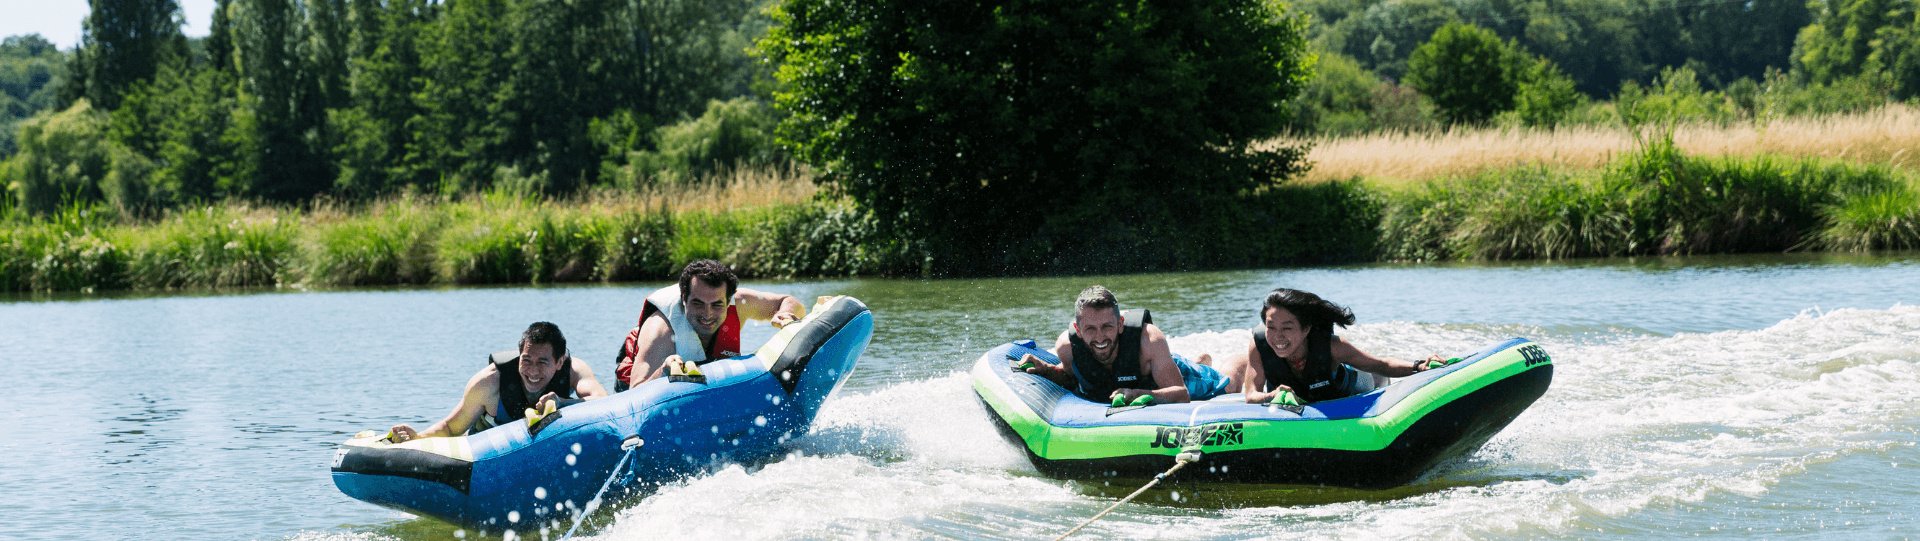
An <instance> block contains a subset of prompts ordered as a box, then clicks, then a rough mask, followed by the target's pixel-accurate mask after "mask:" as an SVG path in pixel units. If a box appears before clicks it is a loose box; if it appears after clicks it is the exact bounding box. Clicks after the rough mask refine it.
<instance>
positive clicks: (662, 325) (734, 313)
mask: <svg viewBox="0 0 1920 541" xmlns="http://www.w3.org/2000/svg"><path fill="white" fill-rule="evenodd" d="M806 315H807V311H806V308H803V307H801V306H800V300H799V299H795V298H793V296H792V295H781V294H777V293H768V292H765V291H755V290H752V289H746V288H742V287H740V279H739V278H738V277H735V276H734V274H733V269H732V268H731V267H728V266H726V265H723V264H721V263H720V262H718V261H714V260H711V259H702V260H699V261H695V262H692V263H688V264H687V267H686V268H685V269H682V270H681V271H680V283H679V284H677V285H671V286H667V287H663V288H660V290H658V291H655V292H653V294H652V295H648V296H647V302H646V305H645V306H644V307H642V308H641V310H640V323H639V325H638V326H637V327H634V329H633V330H632V331H628V332H627V340H626V342H625V343H624V344H622V345H621V346H620V357H619V362H618V364H617V365H615V367H614V371H613V373H614V376H615V377H616V378H617V381H616V382H615V383H614V385H613V388H614V392H620V391H625V390H627V389H628V388H631V387H632V386H636V385H639V384H641V383H646V382H647V381H648V380H651V379H653V378H657V377H660V375H661V374H663V373H665V372H666V371H667V368H668V367H670V366H673V365H677V364H682V363H692V364H695V365H698V364H701V363H705V362H707V361H711V360H715V359H725V358H727V357H733V356H737V355H740V354H741V352H742V349H741V348H740V323H741V322H742V320H743V319H753V320H761V321H767V322H771V323H772V324H773V326H774V328H781V327H785V326H787V324H789V323H793V322H795V321H799V320H800V318H802V317H806Z"/></svg>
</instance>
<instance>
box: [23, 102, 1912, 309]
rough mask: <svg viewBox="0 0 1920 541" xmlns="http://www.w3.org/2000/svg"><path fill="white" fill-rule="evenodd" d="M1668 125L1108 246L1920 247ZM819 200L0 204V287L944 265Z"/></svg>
mask: <svg viewBox="0 0 1920 541" xmlns="http://www.w3.org/2000/svg"><path fill="white" fill-rule="evenodd" d="M1681 140H1682V138H1681V137H1678V136H1675V137H1666V136H1656V137H1652V138H1648V139H1645V140H1642V141H1639V142H1637V143H1636V145H1637V146H1636V147H1633V148H1630V149H1628V150H1625V151H1622V152H1619V153H1617V154H1613V155H1612V157H1611V159H1610V160H1608V161H1605V162H1603V163H1601V164H1600V166H1599V167H1589V168H1582V167H1575V166H1571V165H1566V164H1547V163H1535V164H1530V165H1521V166H1510V167H1505V168H1483V169H1481V170H1479V171H1478V172H1475V173H1472V174H1462V175H1453V176H1445V177H1441V178H1437V179H1432V180H1428V181H1426V182H1416V183H1400V184H1377V183H1367V182H1361V181H1357V180H1346V181H1331V182H1296V183H1291V184H1288V185H1284V186H1279V187H1275V188H1272V189H1268V190H1263V191H1260V192H1258V193H1252V194H1245V195H1243V196H1242V197H1243V204H1241V205H1238V207H1239V208H1237V209H1235V210H1234V211H1232V212H1230V213H1223V214H1221V215H1219V216H1209V217H1199V218H1197V219H1196V220H1194V221H1193V223H1195V224H1200V225H1199V226H1189V227H1186V228H1184V229H1178V230H1175V231H1182V232H1185V233H1184V234H1187V235H1200V236H1205V237H1207V238H1205V239H1170V238H1163V237H1164V235H1166V233H1160V234H1157V235H1156V234H1154V233H1150V232H1143V233H1135V234H1136V235H1152V236H1153V238H1134V239H1118V240H1117V241H1116V242H1122V243H1123V244H1122V245H1120V248H1119V249H1117V250H1110V251H1117V252H1120V254H1118V255H1120V256H1122V257H1129V258H1133V259H1134V260H1133V261H1131V262H1132V263H1140V262H1142V261H1148V262H1151V263H1152V264H1151V265H1149V266H1150V267H1152V268H1155V269H1160V270H1184V269H1203V268H1233V267H1259V266H1273V265H1287V264H1300V263H1318V262H1330V261H1354V260H1372V259H1384V260H1402V261H1431V260H1471V259H1527V258H1565V257H1584V256H1611V255H1641V254H1692V253H1730V252H1765V251H1789V250H1835V251H1859V250H1877V249H1914V248H1920V182H1916V179H1915V176H1914V175H1913V174H1911V173H1909V172H1907V168H1905V167H1900V166H1897V165H1892V164H1889V163H1886V162H1888V161H1889V160H1880V163H1861V162H1856V161H1852V160H1842V159H1836V158H1820V157H1793V156H1782V155H1775V154H1760V155H1750V156H1728V157H1722V156H1711V155H1695V154H1691V153H1689V152H1687V151H1685V150H1684V149H1683V148H1682V145H1681V143H1680V142H1679V141H1681ZM1892 154H1893V155H1895V156H1891V157H1892V158H1894V159H1899V156H1897V155H1900V154H1901V152H1900V151H1894V152H1892ZM814 195H815V194H814V188H813V182H812V179H811V177H810V176H809V175H808V174H807V173H806V172H805V171H802V170H758V171H746V172H739V173H732V174H728V175H727V176H725V177H724V178H721V179H718V180H717V181H715V182H712V183H708V184H700V185H696V186H693V187H681V188H664V189H657V190H653V191H647V192H641V193H633V192H612V191H606V192H595V193H593V194H590V195H586V196H583V197H578V198H571V199H561V200H546V199H538V198H528V197H518V196H513V195H509V194H505V193H500V192H494V193H487V194H476V195H474V196H470V197H464V198H456V199H442V198H435V197H405V196H403V197H395V198H389V199H385V200H382V201H378V202H374V203H364V204H354V205H348V204H328V203H321V204H317V205H314V206H313V207H311V208H307V209H291V208H280V207H269V206H259V205H254V204H249V203H245V202H228V203H223V204H217V205H207V206H199V207H193V208H186V209H180V210H176V211H170V212H167V213H165V214H164V215H162V216H159V217H157V218H149V219H131V218H124V217H120V216H117V215H116V214H115V213H114V212H113V211H112V210H111V209H110V208H108V207H105V206H96V207H87V208H83V207H68V208H66V209H63V210H62V211H61V212H58V213H54V214H51V215H47V216H38V217H33V216H26V215H24V214H22V213H20V212H17V211H9V212H7V213H6V214H7V215H6V216H5V217H0V290H6V291H75V290H80V291H85V290H105V289H119V288H132V289H170V288H199V287H234V286H272V285H296V284H306V285H320V286H360V285H382V284H427V283H448V284H502V283H554V282H596V281H604V282H620V281H636V280H662V279H669V278H671V277H672V276H674V273H675V272H676V271H677V269H678V267H679V266H680V265H682V264H684V263H685V262H686V261H689V260H693V259H701V258H712V259H718V260H721V261H726V262H729V263H731V264H733V265H734V266H735V267H736V268H738V269H739V270H740V271H741V273H742V274H743V275H745V276H748V277H816V276H850V275H864V276H922V275H939V274H943V272H942V271H941V265H942V262H940V261H936V260H934V259H933V258H932V257H931V256H929V255H928V254H929V253H930V251H929V250H927V249H926V247H925V246H923V245H921V243H918V242H915V241H912V240H910V239H899V238H893V237H886V236H882V235H881V233H880V227H879V226H880V223H879V222H878V221H877V220H876V219H875V218H874V217H872V216H870V215H866V214H864V213H862V212H859V211H857V210H856V209H854V208H852V207H851V206H850V205H848V204H846V203H843V202H836V201H828V200H822V199H819V198H816V197H814ZM1139 231H1149V230H1145V229H1143V230H1139ZM1156 247H1158V248H1156ZM1155 250H1158V251H1155ZM1042 251H1044V250H1042ZM1143 257H1156V258H1158V259H1152V260H1147V259H1140V258H1143ZM1123 263H1125V262H1123ZM1099 266H1100V267H1102V268H1106V265H1099ZM1130 270H1139V269H1130ZM1109 271H1110V269H1109ZM1052 272H1103V271H1102V270H1101V268H1091V267H1089V268H1084V269H1082V268H1061V269H1054V270H1053V271H1052Z"/></svg>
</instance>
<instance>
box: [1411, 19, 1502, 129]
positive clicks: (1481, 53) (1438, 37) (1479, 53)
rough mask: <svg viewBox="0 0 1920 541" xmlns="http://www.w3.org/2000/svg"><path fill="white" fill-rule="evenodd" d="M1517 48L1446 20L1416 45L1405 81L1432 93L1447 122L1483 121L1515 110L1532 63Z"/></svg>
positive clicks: (1466, 122) (1422, 92) (1491, 33)
mask: <svg viewBox="0 0 1920 541" xmlns="http://www.w3.org/2000/svg"><path fill="white" fill-rule="evenodd" d="M1518 48H1519V46H1518V45H1514V44H1510V43H1503V42H1501V41H1500V37H1499V36H1496V35H1494V34H1493V32H1492V31H1490V30H1487V29H1485V28H1480V27H1478V26H1473V25H1470V24H1450V25H1447V26H1445V27H1442V28H1440V29H1439V30H1437V31H1434V33H1433V39H1432V40H1430V41H1428V42H1427V43H1426V44H1423V45H1421V46H1420V48H1418V49H1414V51H1413V56H1412V57H1411V58H1409V59H1407V84H1408V85H1409V86H1412V87H1413V88H1414V89H1416V90H1419V91H1420V93H1421V94H1425V95H1426V96H1427V97H1429V98H1432V99H1433V104H1434V106H1435V107H1438V108H1439V109H1440V116H1441V117H1442V118H1444V119H1446V121H1447V123H1449V124H1481V123H1485V122H1486V121H1487V120H1488V119H1491V118H1493V115H1496V114H1499V113H1501V112H1504V111H1508V110H1512V109H1513V106H1514V96H1515V95H1517V94H1518V93H1519V90H1520V83H1521V82H1522V80H1523V79H1524V77H1525V75H1526V74H1525V72H1524V70H1525V69H1526V67H1527V66H1529V65H1530V64H1531V62H1529V61H1528V58H1527V56H1526V54H1525V53H1523V52H1520V51H1519V50H1518Z"/></svg>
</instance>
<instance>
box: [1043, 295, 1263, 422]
mask: <svg viewBox="0 0 1920 541" xmlns="http://www.w3.org/2000/svg"><path fill="white" fill-rule="evenodd" d="M1073 304H1074V310H1073V323H1072V324H1071V325H1070V326H1069V327H1068V328H1067V330H1066V331H1064V332H1061V333H1060V337H1059V338H1058V339H1056V340H1055V341H1054V345H1053V354H1054V356H1055V357H1058V358H1059V359H1060V364H1058V365H1055V364H1052V363H1048V362H1046V361H1043V360H1040V358H1039V357H1035V356H1033V355H1027V356H1025V357H1023V358H1022V359H1021V360H1020V362H1021V365H1022V366H1027V365H1029V364H1030V365H1031V366H1029V367H1028V368H1027V369H1026V370H1027V373H1030V374H1034V375H1038V376H1040V377H1043V378H1047V380H1049V381H1052V382H1054V383H1056V384H1059V385H1060V386H1061V387H1066V388H1067V389H1070V390H1072V391H1073V392H1074V393H1076V394H1079V395H1080V396H1081V397H1082V398H1086V399H1088V400H1093V401H1096V402H1100V401H1111V402H1112V404H1113V405H1115V406H1120V405H1126V404H1133V405H1145V404H1150V403H1163V404H1170V403H1180V402H1188V401H1191V400H1207V399H1210V398H1213V397H1216V396H1220V395H1222V394H1227V393H1231V392H1235V391H1238V390H1239V387H1238V382H1236V381H1235V380H1234V379H1233V375H1236V374H1239V373H1241V372H1242V369H1240V368H1238V367H1223V368H1225V369H1224V370H1218V371H1216V370H1214V368H1213V367H1212V366H1210V364H1209V363H1210V362H1211V361H1212V359H1211V357H1210V356H1207V355H1201V356H1200V362H1198V363H1194V362H1189V361H1187V360H1186V359H1185V358H1183V357H1180V356H1178V355H1174V354H1173V352H1172V350H1171V349H1169V348H1168V347H1167V337H1166V335H1165V334H1162V333H1161V332H1160V327H1158V326H1155V325H1154V324H1153V316H1152V314H1150V313H1148V312H1147V311H1145V310H1129V311H1126V312H1121V311H1120V302H1119V300H1117V299H1115V298H1114V296H1113V292H1112V291H1108V290H1107V288H1104V287H1100V286H1093V287H1089V288H1087V289H1086V290H1085V291H1081V292H1080V297H1079V298H1077V299H1075V300H1074V303H1073Z"/></svg>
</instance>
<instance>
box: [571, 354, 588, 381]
mask: <svg viewBox="0 0 1920 541" xmlns="http://www.w3.org/2000/svg"><path fill="white" fill-rule="evenodd" d="M568 359H570V360H571V361H570V362H569V363H568V365H569V366H572V367H573V375H574V376H579V377H588V378H591V377H593V363H589V362H587V361H586V359H582V358H579V357H568ZM575 379H579V378H578V377H576V378H575Z"/></svg>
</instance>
